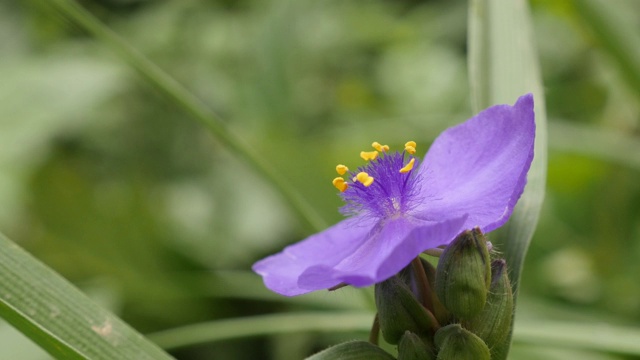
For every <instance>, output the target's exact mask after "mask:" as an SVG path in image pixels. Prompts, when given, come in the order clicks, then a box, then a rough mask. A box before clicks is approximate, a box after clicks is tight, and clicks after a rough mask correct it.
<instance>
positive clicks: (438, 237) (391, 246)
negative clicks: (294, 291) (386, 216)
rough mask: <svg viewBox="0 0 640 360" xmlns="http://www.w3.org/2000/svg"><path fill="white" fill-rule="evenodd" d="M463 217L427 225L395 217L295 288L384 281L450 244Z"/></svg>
mask: <svg viewBox="0 0 640 360" xmlns="http://www.w3.org/2000/svg"><path fill="white" fill-rule="evenodd" d="M465 220H466V217H461V218H458V219H450V220H447V221H443V222H435V223H434V222H427V221H423V220H418V219H413V218H403V217H398V218H395V219H391V220H387V221H386V222H384V223H382V222H381V223H379V224H378V225H376V228H375V229H374V230H373V231H372V232H371V234H370V237H369V238H368V239H367V241H366V242H364V243H363V244H361V245H360V246H359V247H358V249H357V250H356V251H354V252H353V253H352V254H350V255H349V256H348V257H346V258H344V259H343V260H342V261H341V262H340V263H339V264H336V265H335V266H327V265H317V266H314V267H311V268H309V269H307V270H306V271H305V272H304V273H303V274H302V275H301V276H300V279H299V282H298V284H299V285H300V286H301V287H304V288H314V289H322V288H326V282H325V281H326V279H334V281H333V282H334V283H340V282H344V283H347V284H350V285H354V286H359V287H362V286H369V285H372V284H375V283H378V282H380V281H383V280H386V279H388V278H389V277H391V276H393V275H394V274H396V273H398V272H399V271H400V270H402V268H404V267H405V266H407V265H408V264H409V263H410V262H411V260H412V259H414V258H415V257H416V256H418V255H419V254H420V253H422V252H423V251H424V250H426V249H429V248H433V247H436V246H438V245H439V244H441V243H444V242H447V241H450V240H451V239H453V238H454V237H455V236H456V235H457V234H458V233H460V231H461V230H462V225H463V224H464V222H465Z"/></svg>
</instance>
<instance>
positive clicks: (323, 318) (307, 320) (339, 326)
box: [148, 311, 374, 349]
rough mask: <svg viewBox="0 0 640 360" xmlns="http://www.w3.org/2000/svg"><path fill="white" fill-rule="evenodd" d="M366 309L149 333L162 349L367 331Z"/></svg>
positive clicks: (255, 318) (276, 316)
mask: <svg viewBox="0 0 640 360" xmlns="http://www.w3.org/2000/svg"><path fill="white" fill-rule="evenodd" d="M373 317H374V314H373V313H369V312H347V311H340V312H307V313H304V312H298V313H294V314H272V315H258V316H250V317H244V318H235V319H225V320H217V321H212V322H206V323H202V324H193V325H187V326H183V327H180V328H175V329H170V330H165V331H162V332H158V333H154V334H149V335H148V337H149V339H151V340H152V341H153V342H155V343H157V344H158V345H160V346H161V347H162V348H164V349H175V348H181V347H187V346H192V345H196V344H202V343H207V342H213V341H221V340H228V339H235V338H240V337H246V336H260V335H274V334H287V333H300V332H305V331H320V332H337V331H363V332H366V331H369V330H370V329H371V324H372V323H373Z"/></svg>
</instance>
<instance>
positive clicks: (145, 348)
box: [0, 234, 173, 360]
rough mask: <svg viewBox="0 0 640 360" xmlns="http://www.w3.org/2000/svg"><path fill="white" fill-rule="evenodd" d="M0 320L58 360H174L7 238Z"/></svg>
mask: <svg viewBox="0 0 640 360" xmlns="http://www.w3.org/2000/svg"><path fill="white" fill-rule="evenodd" d="M0 316H1V317H2V318H4V319H5V320H7V322H9V323H10V324H12V325H13V326H14V327H15V328H17V329H18V330H19V331H20V332H22V333H23V334H25V335H26V336H27V337H29V338H31V340H33V341H34V342H35V343H37V344H38V345H40V346H41V347H42V348H43V349H44V350H46V351H47V352H48V353H50V354H51V355H52V356H54V357H55V358H58V359H71V360H76V359H78V360H87V359H92V360H99V359H104V360H110V359H140V360H143V359H149V360H162V359H166V360H169V359H173V358H172V357H171V356H169V355H168V354H167V353H165V352H164V351H163V350H161V349H160V348H159V347H158V346H156V345H155V344H153V343H151V342H149V341H148V340H146V339H145V338H144V337H143V336H142V335H140V334H139V333H138V332H136V331H135V330H134V329H132V328H131V327H130V326H129V325H127V324H125V323H124V322H123V321H122V320H120V319H119V318H118V317H116V316H115V315H113V314H111V313H110V312H108V311H106V310H104V309H102V308H101V307H99V306H98V305H96V304H95V303H94V302H93V301H92V300H91V299H89V298H88V297H87V296H86V295H84V294H83V293H82V292H81V291H80V290H78V289H77V288H76V287H74V286H73V285H72V284H71V283H69V282H68V281H67V280H65V279H64V278H62V277H61V276H60V275H58V274H57V273H55V272H54V271H53V270H51V269H50V268H48V267H47V266H45V265H44V264H42V263H41V262H40V261H38V260H37V259H35V258H34V257H32V256H31V255H29V254H28V253H27V252H25V251H24V250H22V249H21V248H20V247H18V246H17V245H16V244H14V243H13V242H11V241H10V240H9V239H7V238H6V237H4V236H3V235H2V234H0Z"/></svg>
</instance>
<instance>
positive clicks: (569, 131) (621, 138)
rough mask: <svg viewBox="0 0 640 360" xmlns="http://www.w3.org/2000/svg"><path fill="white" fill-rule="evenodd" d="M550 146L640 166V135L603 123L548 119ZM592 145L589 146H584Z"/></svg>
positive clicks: (621, 163)
mask: <svg viewBox="0 0 640 360" xmlns="http://www.w3.org/2000/svg"><path fill="white" fill-rule="evenodd" d="M549 130H550V131H549V148H550V149H552V150H554V151H566V152H572V153H576V154H580V155H586V156H590V157H593V158H598V159H601V160H604V161H609V162H612V163H616V164H619V165H621V166H627V167H629V168H632V169H640V156H638V154H640V138H638V137H637V136H633V135H631V134H627V133H624V132H621V131H617V130H613V129H608V128H605V127H602V126H593V125H584V124H578V123H573V122H568V121H549ZM585 144H589V146H585Z"/></svg>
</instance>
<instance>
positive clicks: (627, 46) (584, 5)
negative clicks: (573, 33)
mask: <svg viewBox="0 0 640 360" xmlns="http://www.w3.org/2000/svg"><path fill="white" fill-rule="evenodd" d="M572 3H573V4H574V6H575V8H576V10H577V13H578V14H579V16H580V19H581V20H582V24H583V26H584V27H585V28H586V29H587V30H588V31H589V32H590V33H591V35H592V36H593V40H595V42H597V43H598V45H600V46H602V47H603V48H604V49H605V50H606V51H607V52H608V53H609V55H611V57H612V59H613V60H614V61H615V63H616V64H617V65H618V68H619V69H620V72H621V74H622V77H621V78H622V79H624V80H626V82H627V83H628V84H629V86H630V87H631V88H632V89H634V90H635V92H636V95H640V36H638V28H637V23H636V22H634V19H636V18H637V13H636V11H637V6H636V7H633V6H629V4H625V3H624V2H621V3H619V4H618V3H615V4H614V3H612V2H610V1H603V0H579V1H573V2H572ZM630 14H633V15H631V16H629V15H630Z"/></svg>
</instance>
